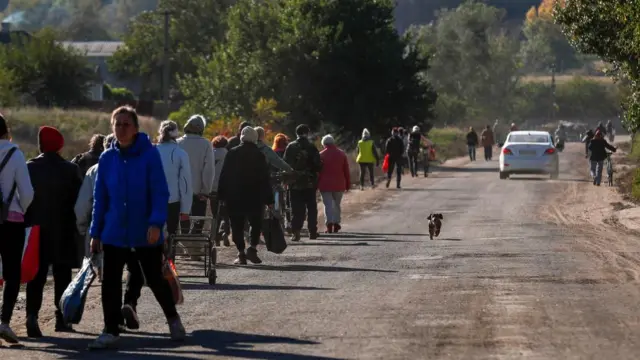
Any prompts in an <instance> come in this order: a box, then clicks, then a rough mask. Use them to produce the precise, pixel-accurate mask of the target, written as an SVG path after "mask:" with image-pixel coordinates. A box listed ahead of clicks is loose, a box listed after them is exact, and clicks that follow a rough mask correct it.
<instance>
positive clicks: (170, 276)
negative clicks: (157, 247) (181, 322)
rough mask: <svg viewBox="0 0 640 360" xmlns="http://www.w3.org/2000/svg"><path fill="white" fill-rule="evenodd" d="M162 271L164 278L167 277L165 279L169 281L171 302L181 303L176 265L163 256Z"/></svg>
mask: <svg viewBox="0 0 640 360" xmlns="http://www.w3.org/2000/svg"><path fill="white" fill-rule="evenodd" d="M162 272H163V274H164V278H165V279H167V281H168V282H169V286H170V287H171V294H172V295H173V302H174V303H175V304H176V305H180V304H182V303H183V302H184V297H183V295H182V286H181V285H180V279H178V274H177V273H176V266H175V264H174V263H173V261H172V260H171V259H166V258H165V262H164V267H163V269H162Z"/></svg>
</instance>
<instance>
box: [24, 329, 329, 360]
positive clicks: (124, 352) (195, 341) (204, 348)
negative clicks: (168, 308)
mask: <svg viewBox="0 0 640 360" xmlns="http://www.w3.org/2000/svg"><path fill="white" fill-rule="evenodd" d="M45 341H46V343H48V344H51V345H50V346H48V347H45V348H41V347H38V348H34V347H25V348H23V349H20V350H19V351H31V352H39V353H41V354H39V355H44V354H46V355H53V356H56V357H58V358H60V359H87V358H91V359H92V360H98V359H107V360H111V359H159V360H163V359H166V360H191V359H194V356H195V357H198V358H205V359H211V358H215V357H218V356H219V357H224V358H243V359H292V360H336V359H339V358H331V357H323V356H313V355H300V354H291V353H284V352H278V351H265V350H256V349H254V347H255V346H256V345H274V344H283V345H300V346H309V345H319V344H320V343H319V342H316V341H310V340H301V339H295V338H290V337H283V336H270V335H259V334H246V333H236V332H230V331H217V330H196V331H194V332H193V333H191V334H190V335H189V336H188V337H187V339H186V341H185V343H175V342H171V341H170V340H169V339H168V338H167V337H166V336H161V335H156V336H135V335H124V336H123V337H122V338H121V340H120V343H119V344H118V351H114V350H106V351H88V350H87V347H88V345H89V343H90V342H91V341H93V339H92V338H47V339H46V340H45ZM185 347H189V349H187V348H185ZM194 348H195V349H194Z"/></svg>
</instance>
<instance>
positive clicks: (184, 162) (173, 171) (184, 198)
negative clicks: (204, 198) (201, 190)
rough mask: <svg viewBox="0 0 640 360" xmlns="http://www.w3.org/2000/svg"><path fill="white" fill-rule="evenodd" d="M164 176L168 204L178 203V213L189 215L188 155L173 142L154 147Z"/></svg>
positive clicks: (190, 200) (190, 193)
mask: <svg viewBox="0 0 640 360" xmlns="http://www.w3.org/2000/svg"><path fill="white" fill-rule="evenodd" d="M156 148H157V149H158V152H160V158H161V159H162V167H163V168H164V175H165V177H166V178H167V185H169V203H175V202H178V201H179V202H180V213H182V214H189V213H191V204H192V202H193V187H192V186H193V180H192V179H191V165H190V163H189V155H187V152H186V151H184V150H182V149H181V148H180V146H178V144H177V143H176V142H174V141H169V142H163V143H160V144H158V145H156Z"/></svg>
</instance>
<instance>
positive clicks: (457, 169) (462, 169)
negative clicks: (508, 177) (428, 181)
mask: <svg viewBox="0 0 640 360" xmlns="http://www.w3.org/2000/svg"><path fill="white" fill-rule="evenodd" d="M433 172H442V173H447V172H465V173H483V172H486V173H497V172H498V168H497V167H490V168H487V167H444V166H442V167H440V166H434V167H433Z"/></svg>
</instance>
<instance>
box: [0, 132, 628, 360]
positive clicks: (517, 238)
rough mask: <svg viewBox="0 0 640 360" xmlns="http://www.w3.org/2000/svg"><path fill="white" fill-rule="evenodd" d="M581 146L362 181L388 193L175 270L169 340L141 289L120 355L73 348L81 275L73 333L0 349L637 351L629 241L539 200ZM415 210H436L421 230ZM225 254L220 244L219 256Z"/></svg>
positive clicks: (397, 355)
mask: <svg viewBox="0 0 640 360" xmlns="http://www.w3.org/2000/svg"><path fill="white" fill-rule="evenodd" d="M581 149H582V148H581V147H580V145H579V144H570V146H568V148H567V150H566V151H565V152H564V153H562V154H561V159H562V161H561V172H562V174H561V176H560V179H559V180H554V181H551V180H548V179H546V178H543V177H514V178H513V179H511V180H499V179H498V173H497V161H493V162H489V163H486V162H484V161H478V162H476V163H472V164H468V165H465V166H460V167H456V168H440V169H436V171H438V172H437V173H435V174H433V176H432V177H429V178H428V179H424V178H418V179H408V180H406V181H405V183H404V188H403V189H402V190H396V189H390V190H386V189H379V190H375V191H380V192H381V193H383V194H385V195H386V196H388V197H389V198H388V200H387V201H385V202H382V203H381V204H379V205H378V207H377V208H364V209H362V210H361V213H360V214H359V215H358V216H356V217H353V218H351V219H349V221H348V222H347V223H345V224H344V226H343V229H344V231H345V232H344V233H342V234H337V235H326V236H323V237H322V238H320V239H319V240H316V241H309V240H305V241H303V242H302V243H299V244H290V247H289V248H288V249H287V250H286V252H285V253H284V254H283V255H273V254H266V253H265V252H264V251H262V252H261V255H263V260H264V264H263V265H256V266H244V267H240V266H237V267H236V266H228V265H227V266H223V265H222V264H220V266H219V269H218V275H219V278H218V283H219V284H218V285H216V286H215V287H210V286H209V285H207V284H206V279H204V278H195V277H194V278H187V277H185V278H183V279H182V280H183V285H184V288H185V291H184V293H185V304H184V305H182V306H181V307H180V308H179V312H180V313H181V315H182V318H183V321H184V323H185V325H186V327H187V329H188V331H189V332H190V336H189V338H188V341H187V342H186V343H185V344H182V345H181V346H176V345H175V344H173V343H171V342H170V341H169V340H168V338H167V336H166V332H167V327H166V324H165V321H164V319H163V317H162V314H161V310H160V308H159V306H158V305H157V304H156V303H155V300H154V299H153V296H152V295H151V292H150V291H149V290H148V289H146V288H145V289H144V291H143V295H142V299H141V302H142V304H141V305H140V306H139V313H140V317H141V321H142V328H141V330H140V331H138V332H134V333H132V334H126V335H124V336H123V338H122V342H121V348H120V351H119V352H88V351H86V347H87V344H88V343H89V342H90V341H91V340H92V339H93V338H94V337H95V335H97V334H98V333H99V332H100V330H101V329H102V311H101V307H100V306H99V303H98V296H99V292H100V289H99V287H98V286H94V288H92V290H91V293H90V295H89V296H90V299H89V302H88V304H87V309H86V311H85V317H84V319H83V322H82V323H81V324H80V325H78V326H77V327H76V328H77V330H78V333H76V334H73V335H57V334H55V333H53V332H52V326H53V323H52V321H48V322H46V323H45V324H44V326H43V330H44V331H45V332H46V333H47V334H49V335H53V336H54V337H48V338H45V339H42V340H40V341H38V342H26V341H25V342H24V348H21V349H8V348H4V349H1V350H0V353H1V354H2V359H3V360H10V359H11V360H13V359H49V358H65V359H96V360H97V359H125V358H126V359H141V360H142V359H159V360H162V359H167V360H169V359H171V360H173V359H195V358H200V359H214V358H215V359H217V358H243V359H385V360H389V359H440V358H450V359H590V358H592V359H604V358H609V359H636V358H637V354H638V353H639V352H640V342H639V340H640V335H638V334H640V331H638V330H640V305H639V304H640V302H639V300H640V288H639V287H638V278H639V274H640V272H638V270H639V268H640V259H638V257H637V256H636V255H634V254H636V253H637V251H638V248H639V246H638V242H637V241H635V240H636V239H635V238H633V241H631V240H630V238H629V236H624V237H623V236H611V237H610V239H609V240H610V243H609V244H610V246H611V248H608V245H607V244H608V243H607V242H606V241H602V240H603V239H606V237H607V236H609V235H607V234H606V233H605V232H602V231H599V232H598V231H595V232H592V231H591V230H590V228H589V227H586V226H579V225H576V224H568V223H567V222H564V221H562V219H563V217H564V216H563V213H562V211H561V210H559V208H558V207H555V206H553V204H554V203H555V202H556V201H562V199H563V196H564V195H563V189H567V188H568V187H569V186H574V185H575V183H580V184H581V183H583V182H584V180H583V178H582V177H581V176H580V175H579V172H578V173H576V172H575V171H573V170H574V169H575V168H577V167H581V166H586V164H585V163H584V159H583V158H581V157H580V156H579V152H580V151H581ZM480 157H481V156H479V158H480ZM576 206H579V205H576ZM430 212H440V213H442V214H443V215H444V226H443V231H442V234H441V236H440V238H438V239H436V240H433V241H431V240H429V237H428V229H427V222H426V220H425V219H426V217H427V216H428V215H429V213H430ZM550 214H551V215H552V216H549V215H550ZM550 219H551V220H550ZM621 241H624V246H621V245H620V244H622V243H621ZM585 243H588V244H591V245H593V244H598V247H594V246H591V245H584V244H585ZM612 249H613V250H612ZM234 255H235V254H234V252H233V251H232V250H231V249H223V254H222V259H221V263H226V264H229V263H231V261H232V259H233V257H234ZM189 266H192V264H188V263H186V262H184V261H183V262H182V263H180V262H179V263H178V270H179V272H181V273H182V274H184V273H185V271H186V270H185V269H186V268H187V267H189ZM19 311H20V312H22V311H21V310H19ZM43 311H44V310H43ZM48 311H50V310H48ZM51 315H52V314H49V315H48V316H49V319H50V318H51ZM43 317H44V315H43ZM21 319H22V317H21V318H19V319H16V324H15V328H16V329H17V331H18V332H20V333H22V334H24V327H23V326H22V320H21ZM18 321H19V322H20V323H18Z"/></svg>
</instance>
